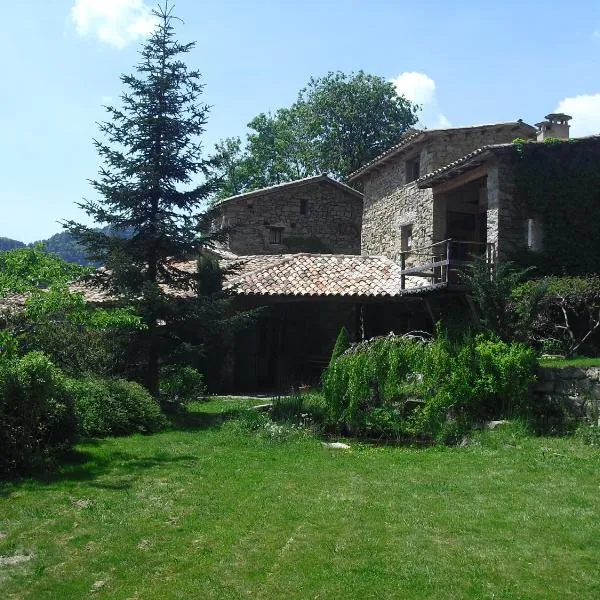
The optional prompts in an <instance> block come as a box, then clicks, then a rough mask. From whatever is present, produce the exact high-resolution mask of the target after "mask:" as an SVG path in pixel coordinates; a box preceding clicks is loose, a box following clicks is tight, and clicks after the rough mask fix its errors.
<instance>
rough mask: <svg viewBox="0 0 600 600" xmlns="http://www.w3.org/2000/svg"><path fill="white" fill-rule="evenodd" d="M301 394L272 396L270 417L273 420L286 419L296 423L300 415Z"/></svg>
mask: <svg viewBox="0 0 600 600" xmlns="http://www.w3.org/2000/svg"><path fill="white" fill-rule="evenodd" d="M302 404H303V403H302V396H301V395H300V394H292V395H291V396H276V397H275V398H273V408H272V409H271V418H272V419H273V420H274V421H286V422H288V423H297V422H299V421H300V418H301V415H302Z"/></svg>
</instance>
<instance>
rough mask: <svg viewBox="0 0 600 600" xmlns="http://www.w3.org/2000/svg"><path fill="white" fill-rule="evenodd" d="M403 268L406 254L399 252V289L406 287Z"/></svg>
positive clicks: (404, 267)
mask: <svg viewBox="0 0 600 600" xmlns="http://www.w3.org/2000/svg"><path fill="white" fill-rule="evenodd" d="M404 269H406V254H405V253H404V252H400V289H401V290H405V289H406V275H405V274H404Z"/></svg>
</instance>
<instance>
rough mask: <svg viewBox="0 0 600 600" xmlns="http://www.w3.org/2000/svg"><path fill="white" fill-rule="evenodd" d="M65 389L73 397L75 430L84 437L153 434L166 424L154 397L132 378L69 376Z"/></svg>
mask: <svg viewBox="0 0 600 600" xmlns="http://www.w3.org/2000/svg"><path fill="white" fill-rule="evenodd" d="M67 389H68V391H69V393H70V394H71V395H72V397H73V398H74V401H75V408H76V412H77V417H78V422H79V429H80V432H81V434H82V435H84V436H90V437H104V436H107V435H128V434H130V433H153V432H155V431H159V430H160V429H162V428H164V427H165V425H166V418H165V416H164V415H163V414H162V412H161V410H160V407H159V405H158V403H157V402H156V400H155V399H154V398H152V396H151V395H150V394H149V393H148V392H147V391H146V390H145V389H144V388H143V387H142V386H140V385H139V384H137V383H135V382H133V381H125V380H123V379H96V378H93V377H88V378H84V379H70V380H68V382H67Z"/></svg>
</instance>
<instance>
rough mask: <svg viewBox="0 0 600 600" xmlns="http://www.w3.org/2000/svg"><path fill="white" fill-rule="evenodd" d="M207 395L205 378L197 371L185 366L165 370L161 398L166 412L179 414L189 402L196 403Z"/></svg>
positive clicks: (173, 366)
mask: <svg viewBox="0 0 600 600" xmlns="http://www.w3.org/2000/svg"><path fill="white" fill-rule="evenodd" d="M205 395H206V386H205V385H204V378H203V376H202V374H201V373H199V372H198V371H197V370H196V369H194V368H192V367H188V366H184V365H171V366H168V367H165V368H163V370H162V373H161V380H160V397H161V402H162V405H163V408H164V409H165V411H166V412H177V411H178V410H180V409H181V408H183V407H184V406H185V405H186V404H188V403H189V402H196V401H198V400H200V399H201V398H202V397H203V396H205Z"/></svg>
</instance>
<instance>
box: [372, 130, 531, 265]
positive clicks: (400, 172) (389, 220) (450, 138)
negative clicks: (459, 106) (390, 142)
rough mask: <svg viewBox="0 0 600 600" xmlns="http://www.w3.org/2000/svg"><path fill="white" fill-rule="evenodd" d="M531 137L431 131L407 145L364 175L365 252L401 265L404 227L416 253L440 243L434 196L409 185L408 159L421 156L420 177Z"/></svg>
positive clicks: (518, 132) (527, 132)
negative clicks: (485, 150) (410, 231)
mask: <svg viewBox="0 0 600 600" xmlns="http://www.w3.org/2000/svg"><path fill="white" fill-rule="evenodd" d="M531 134H532V132H531V130H530V129H529V128H528V127H527V126H525V125H523V124H515V123H512V124H511V123H509V124H505V125H490V126H484V127H470V128H469V127H467V128H464V129H449V130H437V131H432V132H430V134H429V135H427V134H426V138H425V141H422V142H419V143H417V144H409V145H408V146H407V148H406V149H405V150H404V151H402V152H400V153H399V154H397V155H396V156H395V157H393V158H392V159H390V160H389V161H388V162H387V163H386V164H384V165H383V166H381V168H379V169H378V170H373V171H371V172H370V173H369V174H367V175H366V176H365V179H364V209H363V221H362V238H361V241H362V253H363V254H372V255H384V256H387V257H389V258H391V259H392V260H397V259H398V256H399V254H400V251H401V250H402V248H401V239H400V227H401V226H402V225H406V224H412V226H413V239H412V245H413V248H419V247H423V246H428V245H430V244H432V243H434V242H436V241H440V240H439V239H438V237H439V234H437V232H435V231H434V223H433V220H434V208H433V194H432V192H431V190H430V189H423V190H421V189H419V188H418V187H417V186H416V184H414V183H409V184H406V177H405V170H406V161H407V160H410V159H411V158H413V157H415V156H419V159H420V170H421V171H420V174H421V176H422V175H425V174H426V173H430V172H431V171H434V170H435V169H438V168H440V167H443V166H444V165H447V164H448V163H450V162H452V161H454V160H457V159H458V158H460V157H462V156H465V155H466V154H468V153H469V152H472V151H473V150H476V149H477V148H481V147H482V146H486V145H488V144H496V143H507V142H511V141H512V140H513V139H515V138H516V137H524V136H527V135H531ZM498 195H500V192H498ZM500 218H501V216H498V219H500ZM493 221H494V215H493V214H492V223H493Z"/></svg>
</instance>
